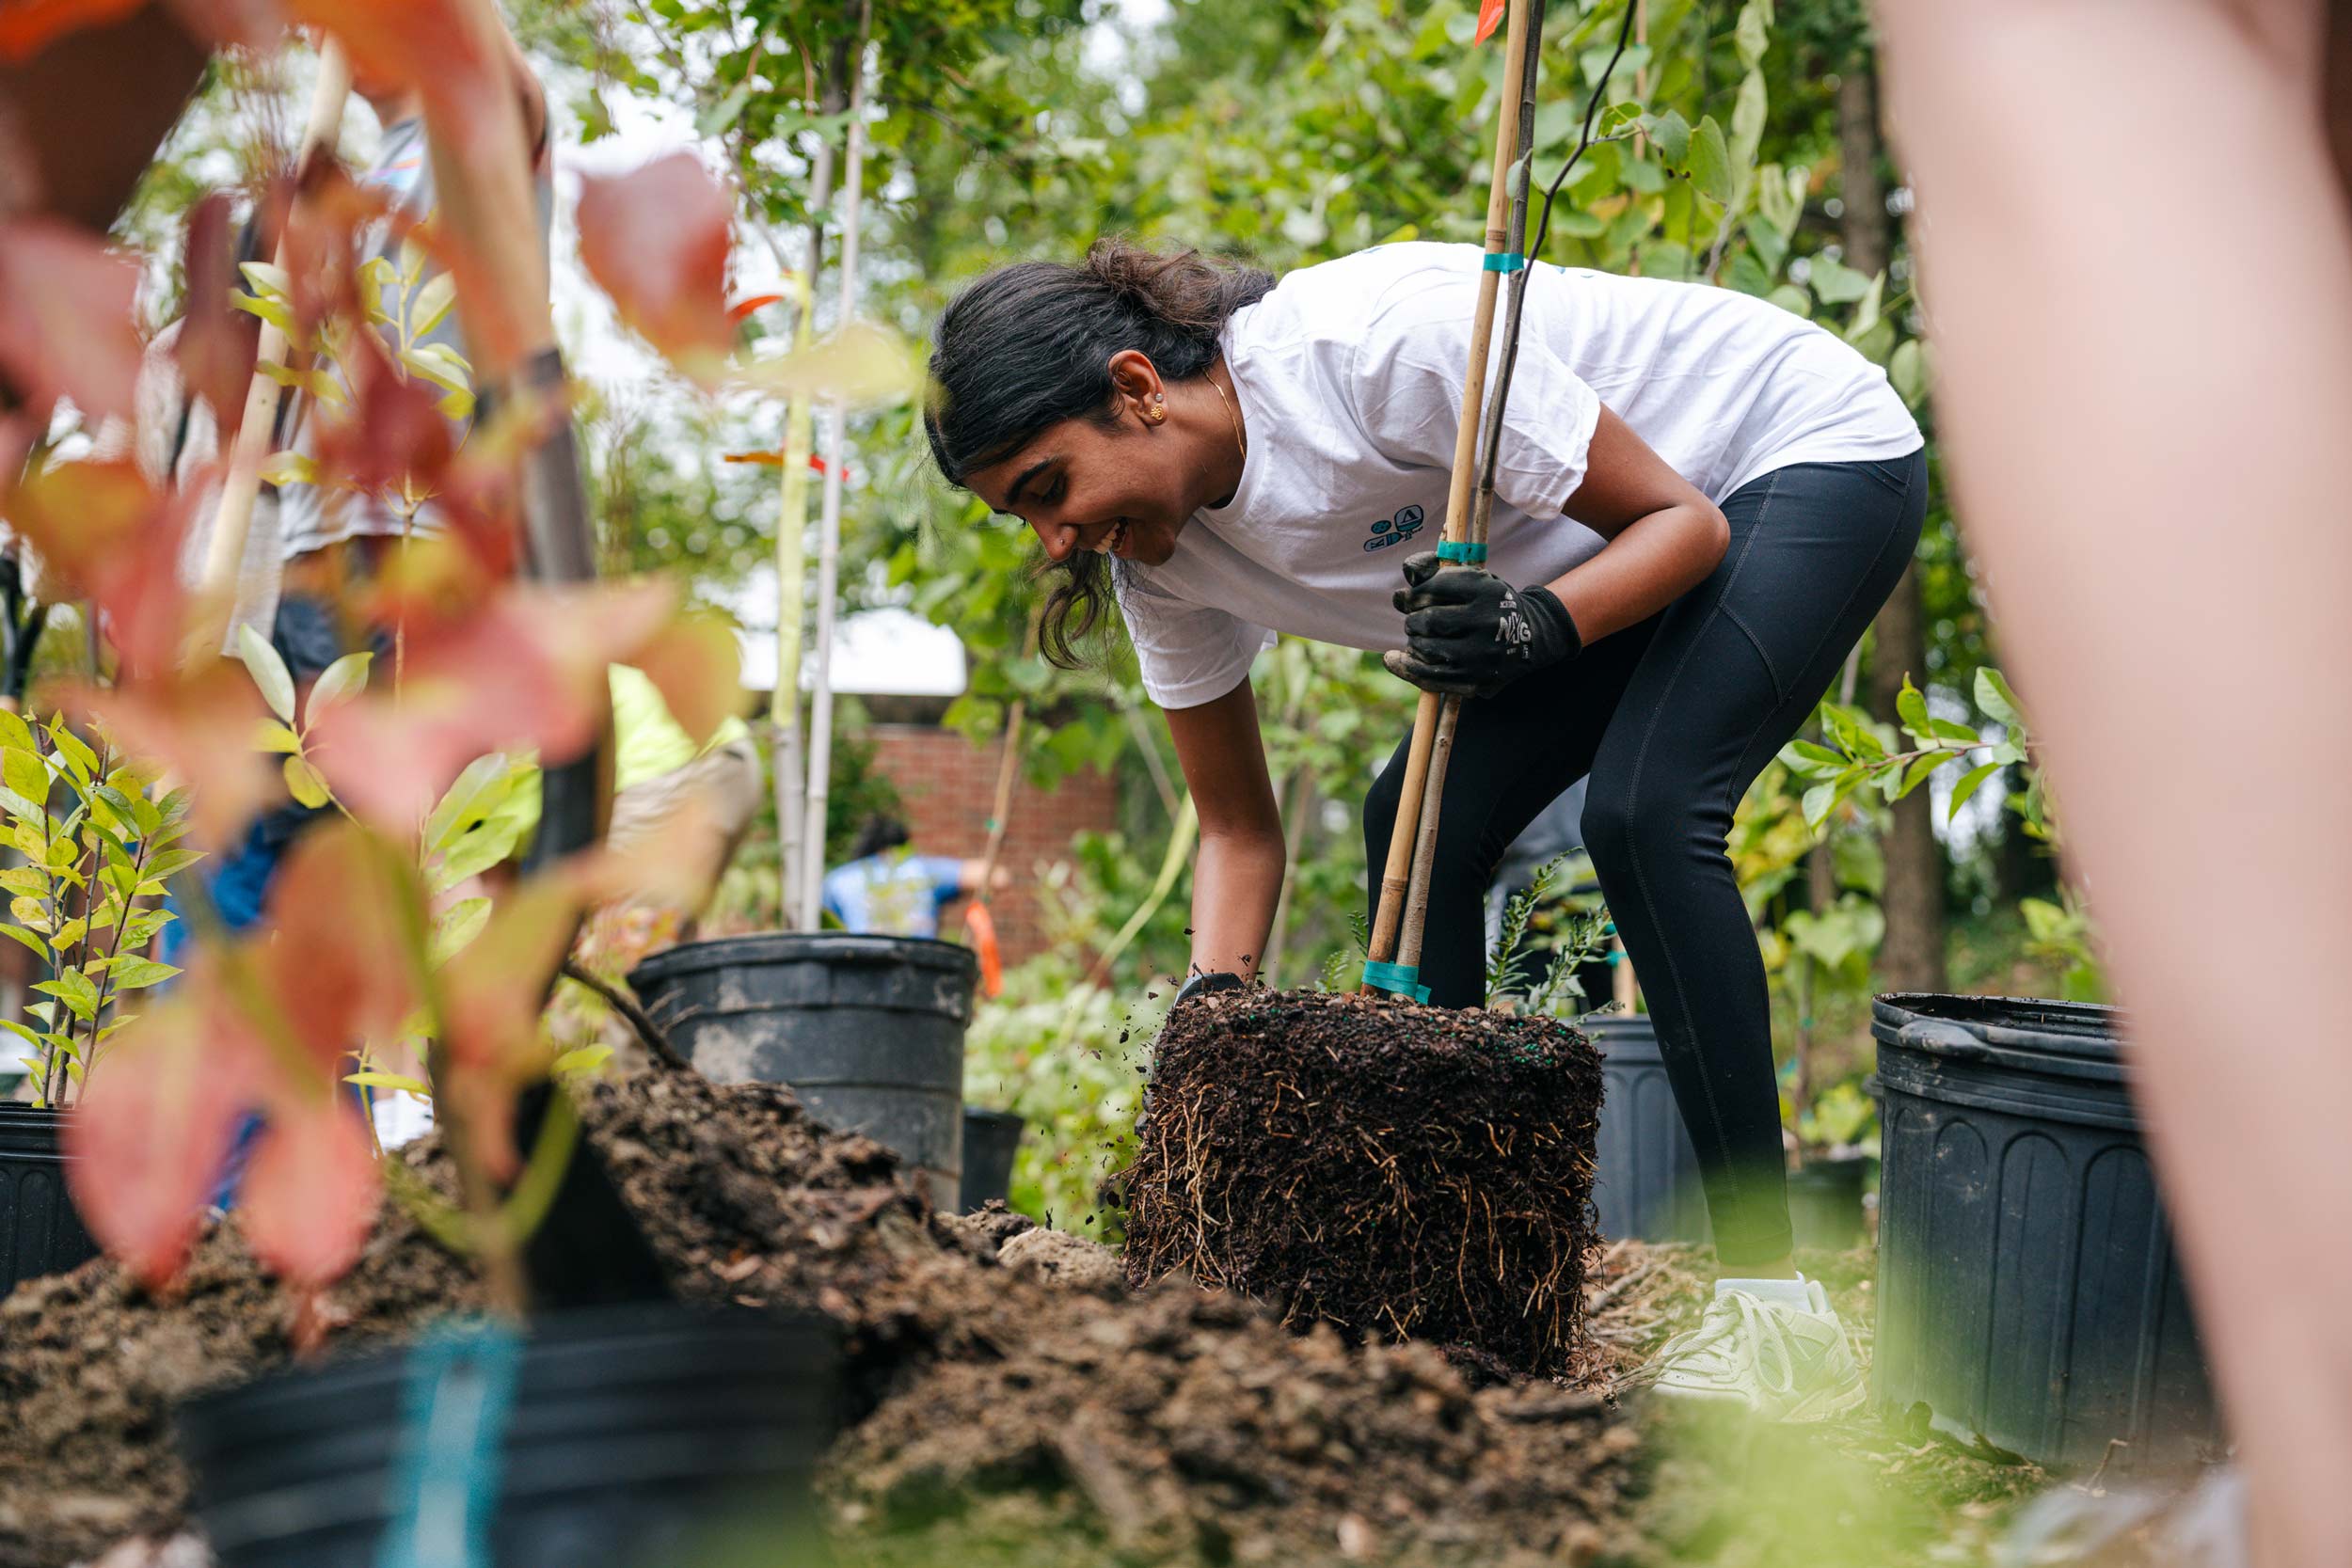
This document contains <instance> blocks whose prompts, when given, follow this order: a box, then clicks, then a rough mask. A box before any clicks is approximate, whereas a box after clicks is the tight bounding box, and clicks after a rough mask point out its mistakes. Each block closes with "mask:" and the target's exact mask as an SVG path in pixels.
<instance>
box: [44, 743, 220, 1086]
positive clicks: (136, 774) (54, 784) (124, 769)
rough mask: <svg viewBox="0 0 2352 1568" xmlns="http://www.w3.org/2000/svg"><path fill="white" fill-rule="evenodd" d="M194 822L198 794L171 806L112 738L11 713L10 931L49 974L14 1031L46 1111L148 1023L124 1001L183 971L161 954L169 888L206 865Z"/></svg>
mask: <svg viewBox="0 0 2352 1568" xmlns="http://www.w3.org/2000/svg"><path fill="white" fill-rule="evenodd" d="M59 803H62V804H63V806H64V808H65V809H64V810H62V811H59V810H57V809H56V805H57V804H59ZM187 815H188V800H187V795H186V792H185V791H183V790H173V791H171V792H169V793H167V794H164V795H161V796H158V795H157V793H156V791H155V786H154V780H153V778H152V776H151V774H149V773H147V772H144V771H142V770H141V769H139V768H134V767H132V766H131V765H130V764H129V763H128V762H127V761H126V760H125V759H123V758H122V757H121V756H119V754H117V752H115V750H114V748H113V746H112V745H111V744H110V743H107V742H105V741H104V740H103V738H102V740H101V744H100V746H99V747H98V748H96V749H93V748H92V747H91V746H90V745H89V743H88V742H87V741H86V740H84V739H83V738H82V737H81V736H78V735H76V734H74V732H73V731H72V728H71V727H69V726H68V725H67V724H66V722H65V721H64V719H63V718H62V717H61V716H57V715H54V714H53V715H52V716H51V717H50V718H49V720H48V721H47V722H45V723H39V724H28V723H27V722H25V721H24V719H22V718H20V717H18V716H17V715H16V714H14V713H12V712H9V711H8V710H6V709H0V817H5V818H6V820H7V823H8V847H10V848H13V849H14V850H15V851H16V853H17V857H18V861H19V863H16V864H13V865H10V866H8V868H7V869H5V870H0V888H6V889H7V890H8V917H9V918H8V922H7V923H6V924H0V931H5V932H6V933H7V934H8V936H9V937H10V938H12V939H13V940H15V941H16V942H21V943H23V944H24V946H26V947H28V948H30V949H31V950H32V952H33V955H34V956H35V957H36V958H39V959H40V961H41V966H42V971H43V975H44V977H43V978H42V979H40V980H38V981H35V982H34V984H33V986H32V990H35V991H37V992H39V993H40V1001H37V1002H31V1003H28V1004H26V1006H25V1007H24V1017H23V1018H22V1019H0V1028H5V1029H7V1030H8V1032H9V1033H10V1034H13V1035H15V1036H16V1037H18V1038H19V1039H20V1040H22V1041H23V1042H24V1044H25V1045H26V1046H27V1047H28V1048H29V1054H27V1055H26V1056H25V1057H24V1067H25V1069H26V1070H27V1071H28V1072H30V1073H31V1075H32V1081H33V1085H34V1087H35V1090H36V1091H37V1093H38V1095H39V1100H38V1103H40V1104H43V1105H64V1104H67V1103H69V1102H71V1101H72V1099H73V1098H74V1097H75V1094H76V1091H77V1090H78V1087H79V1085H80V1084H81V1082H82V1080H83V1078H84V1077H85V1076H86V1075H87V1073H88V1071H89V1070H90V1069H92V1068H93V1067H95V1066H96V1065H97V1063H98V1059H99V1057H100V1055H101V1054H102V1053H103V1050H104V1048H105V1045H106V1043H107V1042H108V1041H109V1040H110V1039H111V1038H113V1037H114V1035H115V1034H116V1033H117V1032H118V1031H119V1030H120V1029H121V1028H122V1027H123V1025H125V1024H127V1023H129V1022H131V1021H132V1019H133V1018H134V1017H135V1014H132V1013H129V1012H125V1011H124V1010H123V1005H124V1004H125V1003H126V1002H127V1001H128V1000H129V999H130V998H131V997H132V996H133V995H134V994H135V992H138V991H141V990H146V989H147V988H149V987H150V986H155V985H160V984H162V983H163V982H164V981H166V980H168V979H169V978H171V977H172V976H173V975H175V974H179V973H180V972H179V970H177V969H175V968H173V967H172V966H171V965H169V964H166V963H158V962H156V961H155V960H154V959H152V958H149V957H148V956H147V949H148V945H149V943H150V942H152V941H153V939H154V937H155V935H156V933H157V932H159V931H161V930H162V929H163V927H165V926H166V925H167V924H168V923H169V922H170V921H172V920H173V919H175V918H176V916H174V915H173V914H172V912H171V911H168V910H167V909H165V908H163V907H162V904H163V896H164V883H165V879H167V878H168V877H170V876H172V875H173V874H174V873H176V872H178V871H180V870H182V869H183V868H184V867H186V866H188V865H191V864H193V863H196V862H197V861H199V860H200V859H201V858H202V855H201V854H200V853H199V851H197V850H194V849H184V848H180V847H176V846H178V844H179V843H180V841H181V839H182V838H183V836H184V835H185V834H186V832H187Z"/></svg>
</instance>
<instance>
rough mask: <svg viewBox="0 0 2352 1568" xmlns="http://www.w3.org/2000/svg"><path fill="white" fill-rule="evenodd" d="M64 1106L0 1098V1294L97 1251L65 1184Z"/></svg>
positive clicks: (67, 1266)
mask: <svg viewBox="0 0 2352 1568" xmlns="http://www.w3.org/2000/svg"><path fill="white" fill-rule="evenodd" d="M70 1115H72V1113H71V1112H69V1111H52V1110H49V1109H46V1108H44V1107H40V1106H33V1105H19V1104H14V1103H0V1267H5V1272H4V1273H0V1293H5V1292H6V1291H13V1290H14V1289H16V1287H17V1286H18V1285H20V1284H22V1283H24V1281H25V1280H27V1279H38V1278H40V1276H41V1275H49V1274H63V1273H64V1272H65V1271H66V1270H68V1269H71V1268H73V1267H76V1266H77V1265H79V1264H82V1263H87V1261H89V1260H90V1259H93V1258H95V1257H97V1256H98V1243H96V1242H93V1241H91V1240H90V1236H89V1232H88V1231H87V1230H85V1229H83V1228H82V1216H81V1215H80V1214H78V1213H76V1212H74V1209H73V1197H72V1193H71V1192H70V1191H69V1190H68V1189H67V1186H66V1179H65V1170H66V1156H65V1150H64V1149H63V1148H61V1147H59V1144H58V1138H59V1135H60V1134H61V1133H62V1132H64V1130H65V1118H66V1117H68V1116H70Z"/></svg>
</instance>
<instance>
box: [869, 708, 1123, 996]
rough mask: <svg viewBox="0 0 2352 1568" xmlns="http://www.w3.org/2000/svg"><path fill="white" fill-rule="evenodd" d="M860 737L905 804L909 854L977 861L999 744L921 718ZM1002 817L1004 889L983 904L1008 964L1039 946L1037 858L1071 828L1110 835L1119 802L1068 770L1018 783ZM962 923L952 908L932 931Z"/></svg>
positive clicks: (1047, 855) (949, 930)
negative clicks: (1041, 781)
mask: <svg viewBox="0 0 2352 1568" xmlns="http://www.w3.org/2000/svg"><path fill="white" fill-rule="evenodd" d="M866 739H868V740H870V741H871V742H872V743H873V747H874V770H875V771H876V772H878V773H880V774H882V776H883V777H884V778H886V779H888V780H889V781H890V782H891V784H893V785H894V786H895V787H896V788H897V789H898V798H899V800H901V801H902V802H903V803H904V805H905V808H906V824H907V829H908V831H909V832H912V833H913V834H914V848H915V849H916V851H917V852H919V853H921V854H926V855H958V856H963V857H966V858H975V859H976V858H977V857H978V856H979V855H980V854H981V853H982V852H984V851H985V850H986V849H987V847H988V815H989V810H990V808H991V807H992V806H993V805H994V804H995V802H996V768H997V766H998V763H997V759H998V757H999V756H1000V755H1001V754H1002V752H1003V750H1004V746H1003V743H1002V742H1001V741H991V742H989V743H988V744H987V745H986V746H976V745H974V744H973V743H972V742H971V741H969V740H967V739H965V738H964V737H963V736H961V735H960V734H958V733H957V732H956V731H954V730H945V729H940V728H937V727H936V726H933V725H928V724H874V725H870V726H868V728H867V730H866ZM1006 820H1007V821H1008V823H1009V827H1008V828H1007V830H1006V833H1005V847H1004V852H1003V855H1002V857H1001V859H1000V861H999V863H1000V864H1002V865H1003V866H1004V867H1005V869H1006V870H1007V871H1008V872H1009V873H1010V874H1011V876H1012V885H1011V886H1009V887H1008V888H1006V889H1005V890H1004V891H1002V892H1001V893H999V894H997V895H996V896H995V897H994V898H993V900H991V904H990V907H991V909H992V911H993V912H994V914H995V917H996V937H997V941H998V942H999V944H1000V945H1001V947H1002V948H1003V951H1004V958H1005V964H1006V967H1008V968H1009V967H1011V966H1012V965H1014V964H1017V963H1019V962H1020V961H1021V960H1022V959H1024V958H1029V957H1031V956H1033V955H1034V954H1036V953H1037V952H1039V951H1040V950H1041V949H1042V948H1043V946H1044V945H1045V942H1044V937H1043V935H1042V933H1041V932H1040V930H1039V929H1038V918H1037V893H1036V880H1037V879H1036V876H1035V874H1034V870H1033V868H1034V867H1035V866H1036V864H1037V863H1039V862H1040V861H1047V862H1051V861H1055V860H1058V859H1061V858H1063V857H1064V856H1065V855H1066V854H1067V853H1068V851H1069V847H1070V841H1071V839H1072V837H1073V836H1074V835H1075V834H1078V833H1080V832H1109V831H1110V830H1111V829H1112V827H1113V826H1114V825H1115V824H1116V822H1117V820H1118V802H1117V799H1116V797H1115V795H1114V793H1113V784H1112V782H1111V780H1110V778H1109V777H1108V776H1107V775H1104V774H1102V773H1097V772H1093V771H1091V770H1089V771H1087V772H1084V773H1078V774H1073V775H1072V776H1071V777H1069V778H1067V779H1064V780H1063V781H1062V783H1061V784H1060V785H1059V786H1058V787H1057V788H1055V789H1052V790H1040V789H1035V788H1032V787H1031V786H1030V785H1029V784H1028V783H1027V781H1025V780H1016V781H1015V782H1014V784H1013V791H1012V809H1011V810H1010V811H1009V813H1007V816H1006ZM960 920H961V906H957V907H953V908H950V909H949V910H948V911H947V915H946V919H945V920H943V921H942V922H941V925H940V934H941V935H943V936H949V937H952V936H953V934H954V932H955V930H956V927H957V924H958V923H959V922H960Z"/></svg>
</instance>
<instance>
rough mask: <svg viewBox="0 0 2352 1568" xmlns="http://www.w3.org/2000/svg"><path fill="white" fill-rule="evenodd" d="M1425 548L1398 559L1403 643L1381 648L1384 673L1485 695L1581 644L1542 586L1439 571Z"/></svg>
mask: <svg viewBox="0 0 2352 1568" xmlns="http://www.w3.org/2000/svg"><path fill="white" fill-rule="evenodd" d="M1440 568H1441V562H1439V561H1438V558H1437V556H1436V555H1435V554H1434V553H1432V552H1430V551H1427V550H1423V551H1422V553H1421V554H1419V555H1414V556H1407V557H1406V560H1405V586H1404V587H1403V588H1400V589H1398V590H1397V593H1396V608H1397V609H1398V610H1400V611H1401V612H1403V614H1404V616H1405V638H1406V642H1405V648H1404V650H1403V651H1402V652H1397V653H1388V654H1383V655H1382V656H1381V657H1380V662H1381V663H1383V664H1385V665H1387V666H1388V668H1389V673H1391V674H1392V675H1395V676H1396V677H1398V678H1399V679H1400V680H1407V681H1410V682H1412V683H1413V684H1414V685H1415V686H1418V687H1420V688H1421V689H1422V690H1423V691H1442V692H1445V693H1447V694H1448V695H1450V696H1456V697H1491V696H1493V695H1494V694H1495V693H1496V692H1498V691H1500V690H1502V689H1503V688H1504V687H1506V686H1508V685H1510V684H1511V683H1512V682H1513V681H1515V680H1517V679H1518V678H1519V677H1520V676H1521V675H1524V674H1526V673H1529V672H1530V671H1534V670H1542V669H1546V668H1549V666H1551V665H1554V664H1561V663H1565V661H1567V660H1568V659H1571V658H1574V657H1576V656H1577V655H1578V654H1579V653H1580V652H1581V651H1582V650H1583V647H1584V640H1583V639H1582V638H1581V637H1579V636H1578V635H1577V631H1576V623H1575V621H1573V620H1571V619H1570V618H1569V616H1568V610H1567V607H1566V606H1565V605H1563V604H1562V603H1561V602H1560V601H1559V599H1558V598H1556V597H1554V596H1553V594H1552V592H1551V590H1550V589H1549V588H1543V587H1536V588H1514V587H1512V586H1511V585H1510V584H1509V583H1507V582H1505V581H1503V580H1502V578H1499V577H1496V576H1495V575H1494V574H1493V573H1492V572H1486V571H1481V570H1478V569H1476V568H1474V567H1458V568H1454V569H1451V570H1442V569H1440Z"/></svg>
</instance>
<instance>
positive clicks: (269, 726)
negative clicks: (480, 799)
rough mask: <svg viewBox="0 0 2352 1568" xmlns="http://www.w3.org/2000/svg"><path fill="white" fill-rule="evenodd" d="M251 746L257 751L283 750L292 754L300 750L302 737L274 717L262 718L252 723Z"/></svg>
mask: <svg viewBox="0 0 2352 1568" xmlns="http://www.w3.org/2000/svg"><path fill="white" fill-rule="evenodd" d="M253 748H254V750H255V751H258V752H273V753H275V752H285V753H286V754H287V755H289V756H294V755H297V754H299V753H300V752H301V751H302V737H301V736H298V735H296V734H294V731H292V730H290V729H288V728H287V727H286V726H285V725H283V724H281V723H279V722H278V721H277V720H275V719H263V720H261V721H257V722H256V723H255V725H254V728H253Z"/></svg>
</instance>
